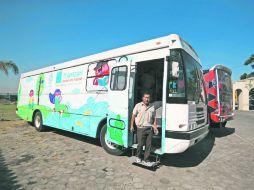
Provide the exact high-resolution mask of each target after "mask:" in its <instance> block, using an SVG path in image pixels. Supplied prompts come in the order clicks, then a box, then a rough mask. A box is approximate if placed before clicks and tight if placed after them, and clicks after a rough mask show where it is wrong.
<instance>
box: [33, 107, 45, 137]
mask: <svg viewBox="0 0 254 190" xmlns="http://www.w3.org/2000/svg"><path fill="white" fill-rule="evenodd" d="M33 125H34V127H35V129H36V130H37V131H39V132H42V131H44V130H45V126H43V121H42V115H41V112H40V111H37V112H36V113H35V114H34V118H33Z"/></svg>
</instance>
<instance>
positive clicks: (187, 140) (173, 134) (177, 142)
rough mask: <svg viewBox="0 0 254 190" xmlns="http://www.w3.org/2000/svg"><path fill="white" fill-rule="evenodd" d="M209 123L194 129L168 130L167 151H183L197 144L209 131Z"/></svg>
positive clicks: (166, 134)
mask: <svg viewBox="0 0 254 190" xmlns="http://www.w3.org/2000/svg"><path fill="white" fill-rule="evenodd" d="M208 127H209V125H208V124H207V125H204V126H203V127H200V128H198V129H194V130H192V131H185V132H180V131H168V130H166V133H165V153H181V152H184V151H185V150H187V149H188V148H189V147H191V146H193V145H195V144H197V143H198V142H199V141H201V140H202V139H203V138H205V137H206V135H207V134H208V132H209V129H208Z"/></svg>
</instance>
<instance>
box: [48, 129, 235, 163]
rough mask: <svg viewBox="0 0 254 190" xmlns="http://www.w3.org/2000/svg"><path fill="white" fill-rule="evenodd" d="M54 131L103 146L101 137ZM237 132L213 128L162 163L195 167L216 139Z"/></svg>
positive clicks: (206, 154)
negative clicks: (199, 140)
mask: <svg viewBox="0 0 254 190" xmlns="http://www.w3.org/2000/svg"><path fill="white" fill-rule="evenodd" d="M50 131H51V132H54V133H56V134H59V135H63V136H65V137H69V138H73V139H76V140H79V141H82V142H84V143H89V144H93V145H96V146H101V145H100V141H99V139H95V138H91V137H87V136H84V135H80V134H75V133H72V132H68V131H63V130H60V129H51V130H50ZM234 132H235V129H234V128H225V127H223V128H211V129H210V131H209V134H208V135H207V136H206V138H205V139H203V140H202V141H201V142H199V143H198V144H196V145H195V146H193V147H192V148H190V149H188V150H187V151H185V152H184V153H180V154H165V155H163V157H162V158H161V164H162V165H165V166H173V167H194V166H197V165H199V164H200V163H201V162H202V161H203V160H205V159H206V157H207V156H208V155H209V154H210V152H211V151H212V149H213V146H214V145H215V139H216V138H221V137H225V136H228V135H231V134H233V133H234ZM125 156H129V157H130V156H131V151H127V152H126V154H125Z"/></svg>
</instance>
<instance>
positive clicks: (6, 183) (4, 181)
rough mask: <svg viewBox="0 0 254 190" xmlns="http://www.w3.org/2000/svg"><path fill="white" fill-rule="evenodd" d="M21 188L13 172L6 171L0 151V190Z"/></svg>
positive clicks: (6, 165)
mask: <svg viewBox="0 0 254 190" xmlns="http://www.w3.org/2000/svg"><path fill="white" fill-rule="evenodd" d="M20 188H21V186H20V185H19V184H18V183H17V176H16V175H15V173H14V172H12V171H11V170H10V169H8V164H7V163H6V161H5V159H4V157H3V155H2V151H1V150H0V189H3V190H4V189H6V190H7V189H8V190H10V189H20Z"/></svg>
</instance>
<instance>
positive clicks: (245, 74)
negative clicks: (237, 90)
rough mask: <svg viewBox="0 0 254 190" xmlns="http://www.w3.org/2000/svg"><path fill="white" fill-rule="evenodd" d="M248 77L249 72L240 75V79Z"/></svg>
mask: <svg viewBox="0 0 254 190" xmlns="http://www.w3.org/2000/svg"><path fill="white" fill-rule="evenodd" d="M247 77H248V74H247V73H243V74H242V75H241V76H240V79H241V80H243V79H246V78H247Z"/></svg>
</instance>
